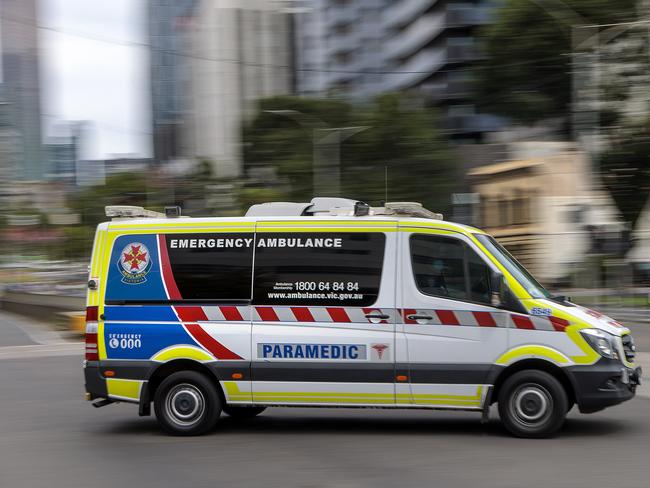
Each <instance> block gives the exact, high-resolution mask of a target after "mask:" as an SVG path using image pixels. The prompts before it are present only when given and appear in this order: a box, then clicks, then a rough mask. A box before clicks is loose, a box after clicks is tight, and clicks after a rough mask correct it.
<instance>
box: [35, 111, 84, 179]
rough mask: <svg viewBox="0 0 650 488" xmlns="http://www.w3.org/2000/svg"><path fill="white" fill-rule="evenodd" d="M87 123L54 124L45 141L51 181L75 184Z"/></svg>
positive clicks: (67, 122) (68, 122)
mask: <svg viewBox="0 0 650 488" xmlns="http://www.w3.org/2000/svg"><path fill="white" fill-rule="evenodd" d="M86 125H87V122H83V121H74V122H72V121H66V122H59V123H57V124H54V125H53V126H52V127H51V128H50V132H51V134H50V135H48V137H46V139H45V144H44V150H45V156H46V158H47V160H48V165H49V167H50V169H51V175H50V177H51V179H53V180H57V181H63V182H65V183H69V184H73V183H74V182H75V178H76V170H77V163H78V161H79V159H80V152H81V145H82V142H83V136H84V129H85V127H86Z"/></svg>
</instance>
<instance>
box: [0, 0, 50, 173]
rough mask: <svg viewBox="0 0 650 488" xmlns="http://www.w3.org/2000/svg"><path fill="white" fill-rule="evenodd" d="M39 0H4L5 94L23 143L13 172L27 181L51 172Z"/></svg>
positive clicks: (0, 0)
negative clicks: (44, 131)
mask: <svg viewBox="0 0 650 488" xmlns="http://www.w3.org/2000/svg"><path fill="white" fill-rule="evenodd" d="M37 26H38V16H37V1H36V0H0V49H1V51H2V97H3V99H4V102H6V103H7V108H8V111H9V120H10V122H11V125H12V126H13V128H14V130H15V132H16V133H17V134H18V138H17V142H18V143H19V144H20V145H21V148H20V151H19V152H18V153H16V154H17V155H18V157H19V159H18V160H17V161H16V168H15V169H14V170H13V173H14V175H15V176H16V177H19V178H21V179H25V180H43V179H45V178H46V177H47V175H48V174H49V168H48V165H47V161H46V159H45V158H44V157H43V150H42V140H41V104H40V98H41V93H40V77H39V70H38V60H39V47H38V30H37Z"/></svg>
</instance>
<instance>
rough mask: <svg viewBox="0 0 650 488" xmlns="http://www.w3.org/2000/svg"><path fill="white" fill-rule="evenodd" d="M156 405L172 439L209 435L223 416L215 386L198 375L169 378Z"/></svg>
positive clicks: (178, 374)
mask: <svg viewBox="0 0 650 488" xmlns="http://www.w3.org/2000/svg"><path fill="white" fill-rule="evenodd" d="M153 403H154V411H155V412H156V418H157V419H158V423H159V424H160V426H161V427H162V429H163V430H164V431H165V432H167V433H168V434H172V435H180V436H191V435H201V434H205V433H206V432H208V431H209V430H211V429H212V428H213V427H214V426H215V424H216V423H217V420H218V419H219V415H220V414H221V401H220V399H219V394H218V393H217V391H216V389H215V387H214V385H213V384H212V382H211V381H210V380H209V379H208V378H206V377H205V376H204V375H202V374H201V373H197V372H195V371H180V372H178V373H174V374H171V375H169V376H168V377H167V378H165V379H164V380H163V382H162V383H161V384H160V386H159V387H158V389H157V390H156V394H155V396H154V401H153Z"/></svg>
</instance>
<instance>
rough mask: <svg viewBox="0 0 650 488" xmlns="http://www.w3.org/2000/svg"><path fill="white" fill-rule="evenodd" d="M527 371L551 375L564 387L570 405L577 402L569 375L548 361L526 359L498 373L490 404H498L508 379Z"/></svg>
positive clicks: (495, 376) (494, 381)
mask: <svg viewBox="0 0 650 488" xmlns="http://www.w3.org/2000/svg"><path fill="white" fill-rule="evenodd" d="M526 369H532V370H537V371H544V372H546V373H548V374H550V375H551V376H553V377H554V378H555V379H557V380H558V381H559V382H560V384H561V385H562V386H563V387H564V390H565V391H566V394H567V398H568V399H569V402H570V404H574V403H575V402H576V393H575V387H574V385H573V383H572V382H571V379H570V378H569V375H567V374H566V372H565V371H564V369H563V368H561V367H560V366H558V365H556V364H555V363H553V362H551V361H548V360H546V359H540V358H526V359H521V360H519V361H516V362H514V363H511V364H509V365H508V366H506V367H505V368H502V369H501V370H500V371H497V372H496V374H495V375H494V379H493V385H494V386H493V388H492V393H491V400H490V403H491V404H492V403H496V401H497V398H499V391H500V389H501V386H502V385H503V383H504V382H505V381H506V380H507V379H508V378H510V377H511V376H512V375H513V374H515V373H518V372H519V371H523V370H526Z"/></svg>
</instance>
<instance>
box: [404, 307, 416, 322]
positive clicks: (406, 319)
mask: <svg viewBox="0 0 650 488" xmlns="http://www.w3.org/2000/svg"><path fill="white" fill-rule="evenodd" d="M417 312H418V311H417V310H415V309H414V308H405V309H404V310H402V317H404V323H405V324H417V321H416V320H413V319H409V316H410V315H416V314H417Z"/></svg>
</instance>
